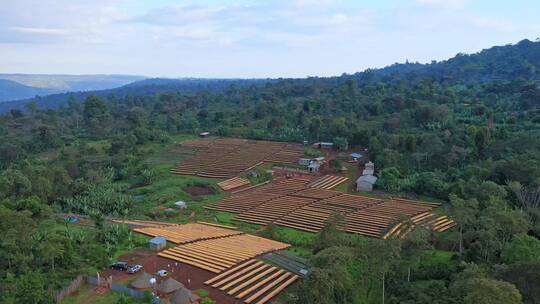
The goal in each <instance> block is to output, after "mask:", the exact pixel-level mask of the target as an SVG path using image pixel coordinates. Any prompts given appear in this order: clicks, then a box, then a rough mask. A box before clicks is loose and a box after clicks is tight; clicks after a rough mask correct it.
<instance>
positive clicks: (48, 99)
mask: <svg viewBox="0 0 540 304" xmlns="http://www.w3.org/2000/svg"><path fill="white" fill-rule="evenodd" d="M81 77H82V76H81ZM93 77H97V76H93ZM111 77H113V76H111ZM117 77H119V78H118V79H123V80H126V81H127V80H128V79H129V78H122V77H125V76H117ZM135 77H136V76H135ZM0 78H2V76H1V74H0ZM423 79H431V80H434V81H440V82H447V83H455V84H468V83H485V82H490V81H513V80H517V79H523V80H535V81H540V41H536V42H532V41H530V40H523V41H520V42H519V43H517V44H513V45H512V44H509V45H505V46H495V47H492V48H489V49H485V50H482V51H481V52H478V53H475V54H469V55H466V54H458V55H456V56H455V57H453V58H450V59H448V60H445V61H440V62H433V63H429V64H420V63H408V62H407V63H401V64H394V65H390V66H387V67H385V68H382V69H374V70H366V71H364V72H359V73H356V74H353V75H343V76H338V77H310V78H302V79H197V78H184V79H167V78H149V79H143V80H140V79H139V81H135V82H132V83H129V84H126V85H123V86H121V87H118V88H114V89H105V90H96V91H84V92H76V93H64V94H55V95H50V96H45V97H38V98H35V99H34V100H35V101H36V102H37V103H38V106H39V107H41V108H55V107H58V106H59V105H60V104H62V103H65V102H66V101H67V100H68V98H69V97H70V96H73V97H74V98H75V99H76V100H78V101H82V100H84V98H86V97H87V96H89V95H98V96H102V97H108V96H111V95H117V96H122V95H133V96H150V95H154V94H157V93H163V92H176V93H181V94H194V93H197V92H201V91H208V92H216V91H219V90H226V89H229V88H231V87H236V88H241V87H244V88H245V87H250V86H255V87H257V86H263V85H272V84H273V83H277V82H282V83H283V82H285V83H286V85H285V86H282V87H281V88H282V91H283V90H286V91H287V92H285V91H283V92H281V93H282V94H284V95H287V96H294V95H295V94H296V93H299V94H300V93H301V92H302V91H303V88H310V87H313V86H314V84H316V85H315V86H316V87H318V88H319V89H320V88H331V87H333V86H335V85H336V84H339V83H341V82H344V81H348V80H355V81H358V82H368V81H374V82H377V81H383V82H392V81H404V82H415V81H421V80H423ZM80 83H83V82H82V81H81V82H80ZM117 83H118V82H117ZM87 87H88V86H87ZM34 95H35V94H34ZM29 100H30V99H24V100H19V101H13V102H9V103H0V112H6V111H9V110H10V109H13V108H17V109H24V105H25V104H26V103H27V102H28V101H29Z"/></svg>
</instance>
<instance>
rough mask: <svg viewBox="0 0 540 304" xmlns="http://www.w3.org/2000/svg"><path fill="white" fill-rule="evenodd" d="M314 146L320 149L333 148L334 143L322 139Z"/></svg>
mask: <svg viewBox="0 0 540 304" xmlns="http://www.w3.org/2000/svg"><path fill="white" fill-rule="evenodd" d="M313 146H314V147H316V148H319V149H333V148H334V143H333V142H325V141H322V142H317V143H314V144H313Z"/></svg>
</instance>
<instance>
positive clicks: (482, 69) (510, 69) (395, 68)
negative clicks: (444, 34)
mask: <svg viewBox="0 0 540 304" xmlns="http://www.w3.org/2000/svg"><path fill="white" fill-rule="evenodd" d="M371 72H373V73H374V74H375V75H377V76H380V77H383V78H386V79H388V78H394V79H408V80H416V79H419V78H428V77H429V78H435V79H438V80H443V81H450V82H488V81H497V80H501V81H510V80H515V79H518V78H521V79H526V80H540V41H536V42H533V41H530V40H527V39H525V40H522V41H520V42H518V43H516V44H508V45H505V46H494V47H491V48H489V49H485V50H482V51H480V52H478V53H475V54H457V55H456V56H455V57H453V58H450V59H448V60H444V61H440V62H433V63H430V64H420V63H404V64H394V65H391V66H388V67H385V68H383V69H377V70H372V71H371ZM362 74H363V73H357V74H355V75H357V76H362Z"/></svg>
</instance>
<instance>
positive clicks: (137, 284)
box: [130, 272, 153, 289]
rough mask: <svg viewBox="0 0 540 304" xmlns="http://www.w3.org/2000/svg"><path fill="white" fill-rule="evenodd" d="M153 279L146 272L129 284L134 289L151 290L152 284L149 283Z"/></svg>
mask: <svg viewBox="0 0 540 304" xmlns="http://www.w3.org/2000/svg"><path fill="white" fill-rule="evenodd" d="M152 278H153V277H152V276H151V275H149V274H148V273H147V272H143V273H141V274H140V275H139V276H138V277H137V278H136V279H135V280H134V281H133V282H131V284H130V285H131V287H133V288H136V289H148V288H152V284H151V283H150V280H151V279H152Z"/></svg>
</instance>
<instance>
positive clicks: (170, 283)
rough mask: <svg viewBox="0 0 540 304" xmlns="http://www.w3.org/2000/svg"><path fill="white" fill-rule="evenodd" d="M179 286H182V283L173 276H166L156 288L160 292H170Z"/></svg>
mask: <svg viewBox="0 0 540 304" xmlns="http://www.w3.org/2000/svg"><path fill="white" fill-rule="evenodd" d="M180 288H184V284H182V283H180V282H178V281H177V280H175V279H173V278H168V279H166V280H165V281H163V282H161V283H160V284H159V286H158V290H159V292H161V293H171V292H173V291H175V290H178V289H180Z"/></svg>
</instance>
